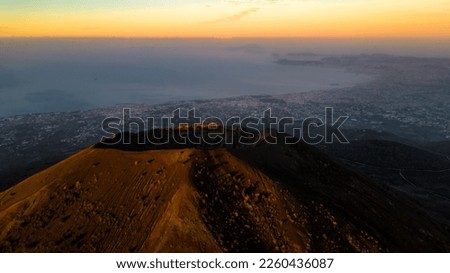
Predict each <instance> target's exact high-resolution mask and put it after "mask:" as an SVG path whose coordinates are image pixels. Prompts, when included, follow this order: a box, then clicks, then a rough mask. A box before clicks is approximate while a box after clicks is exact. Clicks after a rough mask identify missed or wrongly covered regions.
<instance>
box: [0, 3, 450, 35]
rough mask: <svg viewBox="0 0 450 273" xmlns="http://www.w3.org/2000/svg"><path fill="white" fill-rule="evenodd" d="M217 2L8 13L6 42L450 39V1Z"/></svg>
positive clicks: (1, 14) (0, 29)
mask: <svg viewBox="0 0 450 273" xmlns="http://www.w3.org/2000/svg"><path fill="white" fill-rule="evenodd" d="M44 2H46V1H44ZM175 2H176V1H175ZM212 2H215V3H216V4H211V5H209V4H208V5H207V4H205V3H204V1H199V2H198V3H194V2H191V3H189V4H173V5H162V6H143V7H142V8H139V7H129V8H120V9H118V8H105V9H100V8H99V9H92V10H85V9H82V8H80V9H64V7H58V8H52V9H50V8H49V9H46V8H36V7H35V8H28V9H18V8H15V9H14V8H11V9H10V10H8V9H5V8H4V7H3V8H2V9H0V37H14V36H19V37H23V36H25V37H185V38H189V37H216V38H217V37H219V38H220V37H225V38H226V37H444V36H445V37H448V36H450V3H449V4H447V3H446V2H447V1H437V0H435V1H419V0H410V1H397V2H395V3H392V2H389V1H388V0H368V1H362V0H347V1H326V0H316V1H313V0H311V1H306V0H303V1H288V0H286V1H251V3H250V4H249V3H247V2H244V1H242V3H241V2H240V1H236V2H238V3H240V4H236V3H234V2H226V1H225V2H224V1H212Z"/></svg>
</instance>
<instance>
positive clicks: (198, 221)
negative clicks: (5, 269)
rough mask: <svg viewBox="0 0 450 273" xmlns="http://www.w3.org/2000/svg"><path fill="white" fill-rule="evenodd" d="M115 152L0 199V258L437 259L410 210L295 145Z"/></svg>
mask: <svg viewBox="0 0 450 273" xmlns="http://www.w3.org/2000/svg"><path fill="white" fill-rule="evenodd" d="M122 148H123V147H114V146H112V147H101V146H96V147H91V148H88V149H86V150H84V151H82V152H80V153H78V154H76V155H74V156H72V157H70V158H68V159H66V160H64V161H62V162H60V163H58V164H56V165H54V166H52V167H50V168H49V169H47V170H44V171H42V172H40V173H38V174H36V175H34V176H32V177H30V178H28V179H26V180H24V181H23V182H21V183H19V184H18V185H16V186H14V187H12V188H10V189H8V190H6V191H4V192H2V193H0V250H1V251H3V252H23V251H26V252H60V251H63V252H180V251H182V252H197V251H199V252H219V251H229V252H278V251H283V252H300V251H312V252H348V251H350V252H355V251H356V252H360V251H361V252H365V251H370V252H377V251H382V252H385V251H407V252H408V251H416V252H422V251H447V250H448V246H449V239H448V233H447V232H446V231H445V229H443V228H441V227H440V226H438V225H436V224H434V222H433V221H432V220H431V219H430V218H428V217H427V215H426V214H425V213H424V212H423V211H422V210H421V209H420V208H418V207H416V205H415V204H414V202H412V201H411V200H409V199H407V198H405V197H403V196H399V195H398V194H393V193H389V192H388V191H387V190H386V189H383V188H381V187H380V186H379V185H377V184H376V183H373V182H372V181H370V180H368V179H366V178H364V177H362V176H360V175H358V174H355V173H353V172H352V171H349V170H347V169H345V168H343V167H341V166H339V165H337V164H336V163H334V162H332V161H331V160H329V159H328V158H327V157H326V156H324V155H323V154H321V153H319V152H318V151H316V150H315V149H313V148H311V147H309V146H306V145H301V144H300V145H281V144H278V145H258V146H256V147H253V146H252V147H241V148H236V149H231V148H214V149H212V148H200V147H189V148H178V149H156V148H152V149H142V150H139V151H132V150H133V149H128V150H126V149H122ZM412 238H414V239H412Z"/></svg>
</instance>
